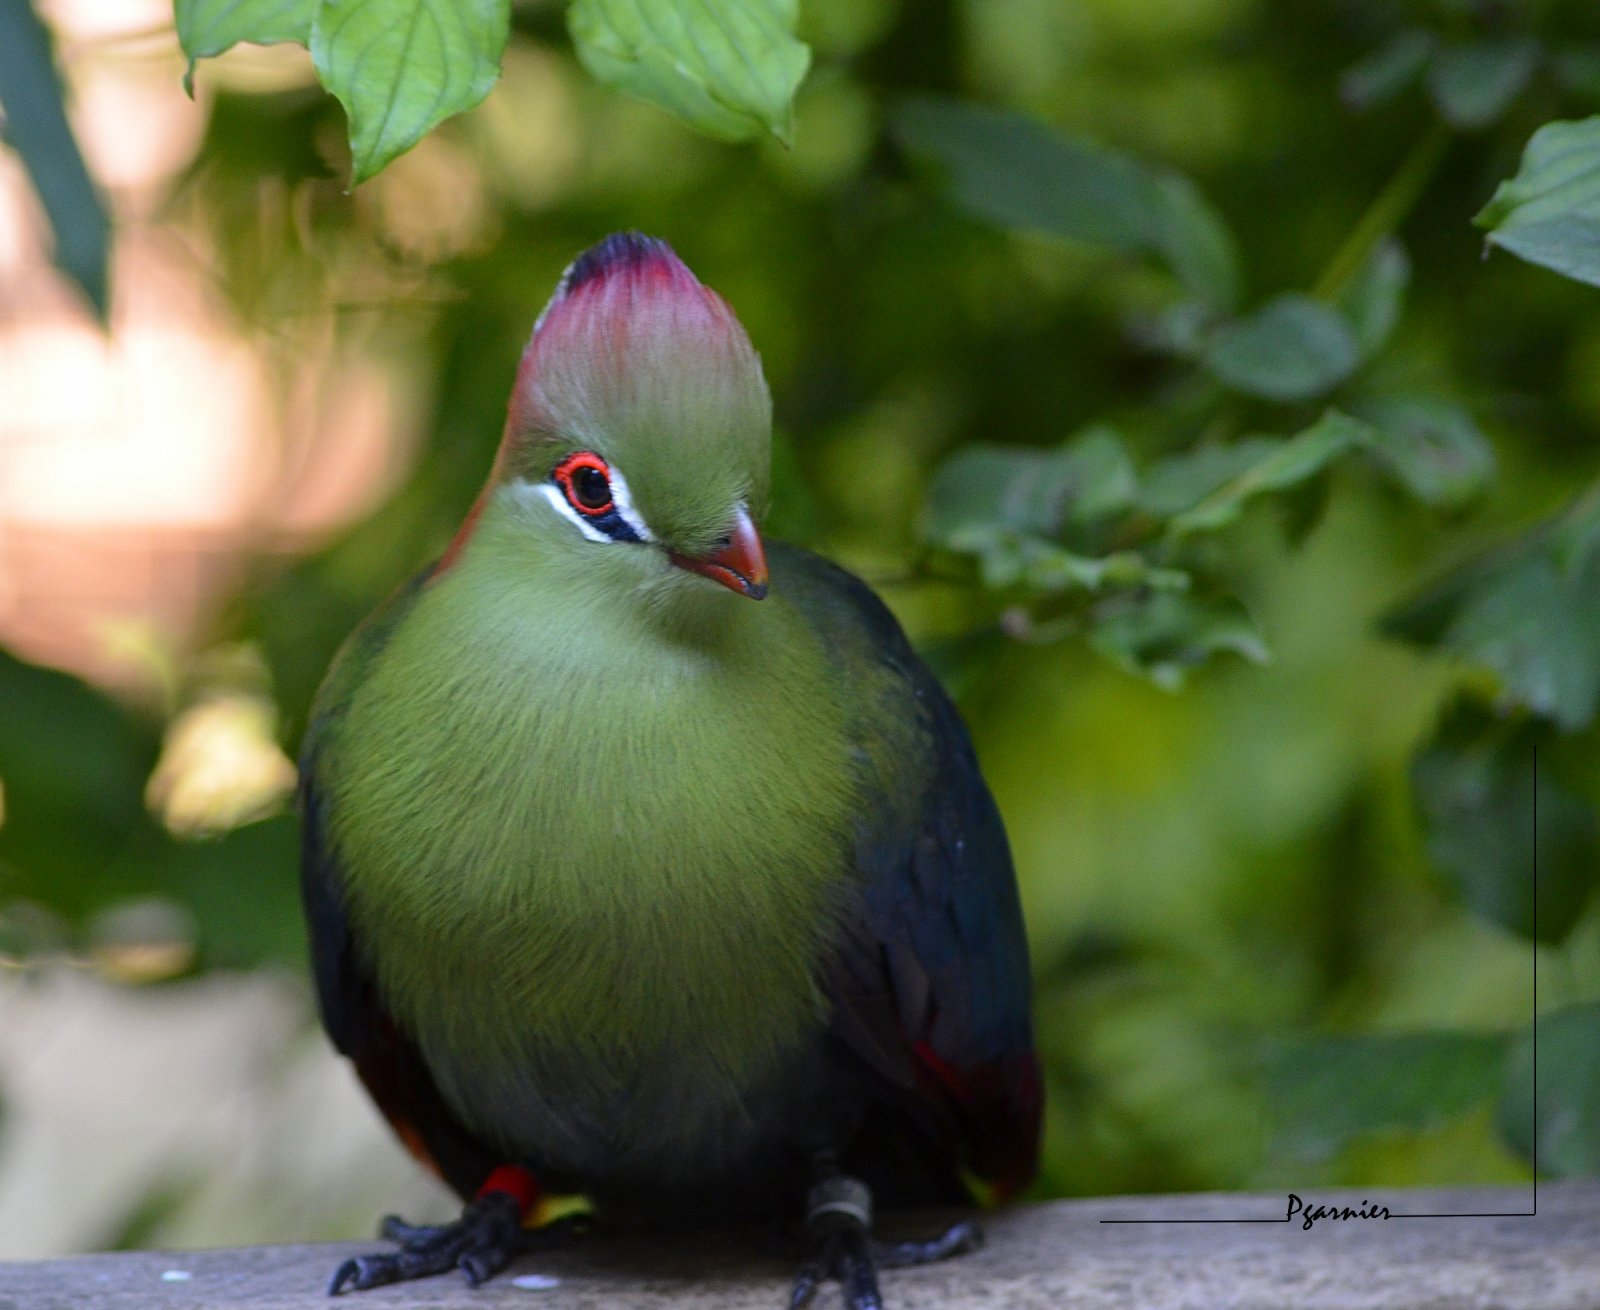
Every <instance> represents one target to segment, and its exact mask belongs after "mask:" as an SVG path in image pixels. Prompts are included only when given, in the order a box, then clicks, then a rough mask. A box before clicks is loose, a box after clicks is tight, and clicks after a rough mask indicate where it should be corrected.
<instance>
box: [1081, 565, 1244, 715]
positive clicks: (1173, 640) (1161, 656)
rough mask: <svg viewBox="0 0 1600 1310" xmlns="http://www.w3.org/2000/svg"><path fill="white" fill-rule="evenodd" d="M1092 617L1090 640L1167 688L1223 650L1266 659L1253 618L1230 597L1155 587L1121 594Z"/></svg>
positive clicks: (1119, 662) (1179, 683)
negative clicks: (1207, 596)
mask: <svg viewBox="0 0 1600 1310" xmlns="http://www.w3.org/2000/svg"><path fill="white" fill-rule="evenodd" d="M1094 617H1095V626H1094V629H1093V631H1092V632H1091V633H1090V634H1089V644H1090V645H1091V646H1093V647H1094V649H1095V650H1097V651H1099V652H1100V654H1102V655H1104V656H1105V657H1106V658H1108V659H1110V660H1111V661H1112V662H1113V663H1115V664H1117V665H1119V666H1120V667H1122V668H1123V669H1125V670H1127V671H1128V672H1129V673H1135V674H1138V675H1139V676H1140V677H1144V678H1149V679H1150V681H1152V682H1154V683H1155V684H1156V685H1157V686H1158V687H1161V688H1163V689H1165V690H1167V691H1175V690H1177V689H1178V688H1179V687H1181V686H1182V685H1183V683H1184V680H1185V679H1186V678H1187V677H1188V675H1189V673H1190V672H1191V671H1192V670H1193V669H1194V668H1195V667H1197V666H1198V665H1201V664H1204V663H1205V662H1206V661H1207V660H1208V659H1210V658H1211V656H1213V655H1216V654H1219V653H1222V652H1231V653H1233V654H1235V655H1240V656H1243V657H1244V658H1245V659H1247V660H1250V661H1252V662H1253V663H1256V664H1264V663H1266V661H1267V660H1268V659H1269V658H1270V653H1269V652H1268V650H1267V644H1266V642H1265V641H1264V640H1263V639H1262V636H1261V632H1260V630H1259V629H1258V628H1257V627H1256V625H1255V622H1254V620H1252V619H1251V617H1250V615H1249V614H1248V613H1247V612H1246V611H1245V609H1244V606H1243V605H1241V604H1240V603H1239V602H1238V601H1236V600H1232V599H1205V598H1202V597H1198V596H1192V595H1188V594H1185V593H1183V592H1181V591H1175V590H1173V591H1158V592H1154V593H1152V594H1148V595H1143V596H1137V595H1135V596H1128V597H1119V598H1118V599H1117V600H1116V601H1115V602H1114V603H1109V604H1107V605H1106V606H1105V607H1104V608H1103V609H1102V610H1101V611H1100V612H1098V613H1097V614H1096V615H1095V616H1094Z"/></svg>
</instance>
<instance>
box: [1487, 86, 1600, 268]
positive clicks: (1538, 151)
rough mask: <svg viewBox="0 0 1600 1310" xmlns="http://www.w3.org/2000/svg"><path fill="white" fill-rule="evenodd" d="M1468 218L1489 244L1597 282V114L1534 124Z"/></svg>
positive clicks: (1599, 198) (1599, 180)
mask: <svg viewBox="0 0 1600 1310" xmlns="http://www.w3.org/2000/svg"><path fill="white" fill-rule="evenodd" d="M1473 221H1474V222H1475V223H1477V225H1478V226H1479V227H1482V228H1487V229H1488V230H1489V243H1490V244H1491V245H1496V246H1501V247H1503V248H1504V249H1506V250H1509V251H1510V252H1511V253H1512V254H1513V255H1516V256H1518V257H1519V258H1521V259H1526V260H1527V261H1528V262H1529V263H1532V264H1539V265H1541V266H1542V267H1544V268H1549V269H1553V270H1554V271H1555V272H1557V273H1563V274H1565V275H1566V276H1567V277H1570V278H1576V279H1577V280H1578V281H1580V282H1587V283H1589V284H1590V285H1592V286H1600V116H1597V117H1594V118H1585V119H1583V120H1581V121H1580V122H1575V123H1546V124H1545V125H1544V126H1543V127H1541V128H1540V129H1539V130H1538V131H1537V132H1535V133H1534V134H1533V137H1532V139H1531V140H1529V142H1528V145H1527V149H1525V150H1524V151H1523V154H1522V164H1521V167H1519V168H1518V170H1517V174H1516V176H1515V177H1513V178H1510V179H1508V180H1507V181H1504V182H1502V183H1501V184H1500V186H1499V188H1498V189H1497V190H1496V191H1495V193H1494V196H1493V198H1492V199H1491V200H1490V201H1489V203H1488V204H1487V205H1485V206H1484V207H1483V209H1482V211H1481V212H1480V213H1479V214H1478V216H1477V217H1476V218H1475V219H1474V220H1473Z"/></svg>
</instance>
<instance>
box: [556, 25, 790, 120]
mask: <svg viewBox="0 0 1600 1310" xmlns="http://www.w3.org/2000/svg"><path fill="white" fill-rule="evenodd" d="M798 17H799V4H798V3H797V0H574V3H573V5H572V8H571V9H570V10H568V12H567V26H568V28H569V29H570V30H571V32H572V40H573V44H574V45H575V46H576V47H577V50H578V58H579V59H580V60H581V61H582V62H583V66H584V67H585V68H587V69H588V70H589V72H590V73H592V74H593V75H594V76H595V77H596V78H597V79H598V80H599V81H601V82H604V83H606V84H607V85H609V86H614V87H616V88H618V89H619V90H622V91H626V92H628V93H629V94H631V95H635V96H638V97H639V98H640V99H641V100H648V101H649V102H650V103H651V104H655V105H660V106H661V107H662V108H663V109H667V110H670V111H671V112H672V113H674V114H677V115H678V117H680V118H682V119H684V120H685V121H686V122H688V123H689V124H691V125H692V126H693V127H694V128H695V129H696V130H698V131H700V132H704V133H705V134H706V135H707V136H710V137H715V138H717V139H718V140H721V141H748V140H751V139H753V138H755V137H758V136H760V135H762V134H763V133H766V132H770V133H772V135H773V136H775V137H777V138H778V140H780V141H782V142H783V143H784V144H786V145H787V144H788V143H789V140H790V137H791V135H792V131H793V116H794V108H793V106H794V93H795V90H796V88H798V87H799V85H800V81H801V79H802V78H804V77H805V75H806V69H807V68H808V67H809V66H810V64H811V50H810V48H809V47H808V46H806V45H805V44H804V43H803V42H801V41H799V40H797V39H796V38H795V34H794V33H795V24H796V22H797V21H798Z"/></svg>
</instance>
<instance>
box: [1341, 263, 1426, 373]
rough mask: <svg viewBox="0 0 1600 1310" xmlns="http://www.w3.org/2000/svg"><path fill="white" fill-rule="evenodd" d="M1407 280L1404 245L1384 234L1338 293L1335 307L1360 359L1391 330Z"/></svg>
mask: <svg viewBox="0 0 1600 1310" xmlns="http://www.w3.org/2000/svg"><path fill="white" fill-rule="evenodd" d="M1410 281H1411V260H1410V259H1409V258H1408V257H1407V255H1406V250H1405V247H1404V246H1402V245H1401V244H1400V243H1399V242H1398V241H1396V240H1395V239H1394V238H1393V237H1386V238H1385V239H1384V240H1382V241H1380V242H1378V244H1377V245H1375V246H1373V248H1372V253H1371V254H1370V255H1368V256H1367V258H1366V261H1365V262H1364V263H1363V264H1362V265H1361V267H1360V268H1359V269H1357V270H1356V274H1355V276H1354V277H1353V278H1351V279H1350V282H1349V284H1348V285H1347V286H1346V287H1345V289H1344V290H1343V291H1342V292H1341V293H1340V294H1339V302H1338V306H1337V307H1338V310H1339V312H1340V313H1341V314H1343V315H1344V316H1345V319H1346V321H1347V322H1348V323H1349V324H1350V328H1351V331H1352V332H1353V333H1354V334H1355V339H1356V349H1357V350H1358V351H1359V352H1360V354H1361V358H1362V359H1371V358H1372V356H1373V355H1375V354H1376V353H1377V352H1378V349H1379V347H1381V346H1382V345H1383V343H1384V342H1385V341H1387V340H1388V339H1389V334H1390V333H1391V332H1393V331H1394V325H1395V324H1396V323H1397V322H1398V321H1399V319H1400V307H1401V304H1402V302H1403V301H1404V300H1405V294H1406V286H1407V285H1408V284H1409V283H1410Z"/></svg>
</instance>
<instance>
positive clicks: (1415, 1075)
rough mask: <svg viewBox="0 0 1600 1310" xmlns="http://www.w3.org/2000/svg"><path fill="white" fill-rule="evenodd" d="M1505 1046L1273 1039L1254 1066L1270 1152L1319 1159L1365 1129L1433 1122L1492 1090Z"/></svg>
mask: <svg viewBox="0 0 1600 1310" xmlns="http://www.w3.org/2000/svg"><path fill="white" fill-rule="evenodd" d="M1506 1046H1507V1039H1506V1038H1505V1037H1503V1036H1500V1035H1498V1034H1480V1033H1465V1032H1416V1033H1395V1034H1372V1035H1363V1036H1311V1037H1296V1038H1291V1039H1287V1040H1284V1041H1278V1042H1274V1043H1272V1044H1271V1045H1270V1046H1269V1047H1267V1049H1266V1050H1265V1051H1264V1052H1263V1058H1262V1064H1261V1073H1262V1085H1263V1090H1264V1091H1265V1093H1266V1098H1267V1112H1268V1116H1269V1118H1270V1120H1271V1122H1272V1147H1271V1151H1272V1154H1273V1155H1274V1156H1286V1157H1290V1158H1293V1159H1299V1160H1307V1161H1312V1160H1326V1159H1328V1158H1330V1157H1331V1156H1333V1155H1335V1154H1336V1153H1337V1152H1338V1151H1340V1150H1341V1149H1343V1148H1344V1147H1346V1146H1348V1145H1350V1144H1351V1143H1352V1142H1355V1141H1357V1140H1359V1139H1361V1138H1363V1137H1368V1136H1371V1135H1373V1134H1375V1133H1385V1132H1390V1133H1392V1132H1407V1133H1416V1132H1426V1131H1428V1130H1429V1129H1433V1128H1438V1127H1440V1126H1442V1125H1444V1124H1446V1123H1448V1122H1449V1121H1450V1120H1451V1119H1454V1118H1456V1117H1458V1116H1460V1115H1463V1114H1466V1113H1467V1112H1469V1111H1471V1110H1472V1109H1474V1108H1475V1107H1477V1106H1479V1105H1481V1104H1483V1103H1484V1102H1485V1101H1487V1100H1489V1098H1490V1097H1492V1096H1493V1095H1494V1094H1495V1093H1496V1091H1497V1090H1498V1088H1499V1084H1500V1079H1501V1072H1502V1069H1503V1067H1504V1064H1505V1052H1506Z"/></svg>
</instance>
